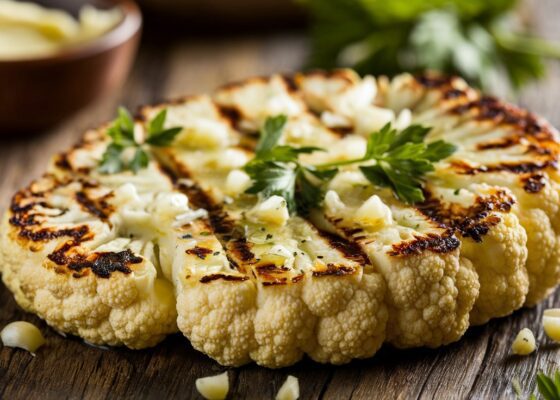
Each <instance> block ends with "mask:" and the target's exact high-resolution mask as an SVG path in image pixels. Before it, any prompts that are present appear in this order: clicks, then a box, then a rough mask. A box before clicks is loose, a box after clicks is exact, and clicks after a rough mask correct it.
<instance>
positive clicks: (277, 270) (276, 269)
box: [255, 263, 290, 276]
mask: <svg viewBox="0 0 560 400" xmlns="http://www.w3.org/2000/svg"><path fill="white" fill-rule="evenodd" d="M255 270H256V271H257V273H258V274H259V275H265V276H266V275H269V274H283V273H285V272H287V271H289V270H290V269H289V268H286V267H284V266H278V265H276V264H272V263H268V264H261V265H257V266H256V267H255Z"/></svg>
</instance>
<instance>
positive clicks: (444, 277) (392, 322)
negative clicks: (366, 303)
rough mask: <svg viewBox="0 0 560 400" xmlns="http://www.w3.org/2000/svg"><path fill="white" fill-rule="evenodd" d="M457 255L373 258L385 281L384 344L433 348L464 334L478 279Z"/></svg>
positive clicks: (467, 264)
mask: <svg viewBox="0 0 560 400" xmlns="http://www.w3.org/2000/svg"><path fill="white" fill-rule="evenodd" d="M457 254H458V252H454V253H449V254H445V255H438V254H435V253H429V252H428V253H424V254H421V255H418V256H413V257H405V258H402V259H399V258H395V257H390V256H387V255H381V256H379V255H376V256H374V257H375V259H376V261H377V263H378V265H380V266H381V270H382V271H383V276H384V277H385V279H386V281H387V287H388V299H387V300H388V307H389V326H388V328H387V339H388V341H389V342H391V343H392V344H394V345H395V346H397V347H417V346H428V347H438V346H441V345H444V344H448V343H451V342H454V341H456V340H458V339H459V338H460V337H461V336H462V335H463V333H464V332H465V331H466V329H467V328H468V326H469V313H470V311H471V309H472V307H473V305H474V302H475V300H476V298H477V296H478V291H479V282H478V279H477V274H476V272H475V270H474V268H473V267H472V264H471V263H470V262H469V261H468V260H465V259H463V258H461V259H458V257H457Z"/></svg>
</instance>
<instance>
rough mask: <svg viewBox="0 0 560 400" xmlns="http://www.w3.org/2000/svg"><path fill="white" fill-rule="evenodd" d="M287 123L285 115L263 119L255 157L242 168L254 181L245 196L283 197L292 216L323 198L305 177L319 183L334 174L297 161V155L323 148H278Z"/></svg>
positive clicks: (281, 146)
mask: <svg viewBox="0 0 560 400" xmlns="http://www.w3.org/2000/svg"><path fill="white" fill-rule="evenodd" d="M286 122H287V117H286V116H285V115H279V116H276V117H271V118H268V119H267V120H266V122H265V124H264V127H263V129H262V132H261V137H260V140H259V142H258V144H257V147H256V152H255V158H254V159H253V160H251V161H249V162H248V163H247V164H246V165H245V167H244V170H245V172H247V174H248V175H249V176H250V177H251V179H252V180H253V183H252V185H251V186H250V187H249V189H247V190H246V193H249V194H260V195H261V196H263V197H265V198H267V197H270V196H273V195H278V196H282V197H283V198H284V199H285V200H286V203H287V205H288V209H289V210H290V212H291V213H294V212H296V211H297V212H299V213H301V214H306V213H307V212H308V211H309V210H310V209H311V208H313V207H315V206H317V205H318V204H319V202H320V201H321V200H322V197H323V194H322V190H321V189H320V188H319V187H318V186H316V184H315V183H314V182H313V181H312V178H310V177H309V176H308V174H311V175H313V176H314V177H315V180H319V181H323V180H327V179H330V178H332V177H333V176H334V174H333V171H332V169H331V170H329V171H317V170H315V169H314V168H307V167H304V166H302V165H301V164H300V163H299V161H298V157H299V155H300V154H310V153H313V152H315V151H323V149H321V148H319V147H299V148H296V147H292V146H286V145H278V142H279V141H280V138H281V137H282V133H283V129H284V126H285V124H286Z"/></svg>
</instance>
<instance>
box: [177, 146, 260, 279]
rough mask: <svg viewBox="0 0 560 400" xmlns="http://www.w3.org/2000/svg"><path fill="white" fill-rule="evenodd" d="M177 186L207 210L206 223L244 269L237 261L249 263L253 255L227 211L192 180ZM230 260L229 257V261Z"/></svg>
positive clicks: (184, 172)
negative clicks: (189, 182) (190, 182)
mask: <svg viewBox="0 0 560 400" xmlns="http://www.w3.org/2000/svg"><path fill="white" fill-rule="evenodd" d="M171 158H172V161H173V164H174V167H175V169H176V170H177V171H178V172H179V174H180V175H181V176H182V177H183V178H187V179H190V176H191V174H190V172H189V171H188V170H187V168H186V167H185V166H184V165H183V164H182V163H180V162H179V161H178V160H176V159H174V158H173V157H171ZM166 172H167V174H168V175H169V176H170V178H171V179H172V181H173V182H177V178H176V176H175V174H174V173H173V172H172V171H170V170H168V169H167V170H166ZM177 188H178V189H179V190H180V191H181V192H183V193H184V194H186V195H187V196H188V198H189V201H190V202H191V203H192V204H194V205H195V206H196V207H198V208H204V209H206V210H207V211H208V223H209V226H210V229H211V230H212V231H213V233H214V234H216V236H217V237H218V239H219V240H220V242H221V243H222V246H223V247H224V248H225V249H226V250H227V251H228V252H230V254H231V255H233V256H235V257H238V260H236V262H235V265H236V267H237V269H238V270H240V271H241V272H245V273H246V272H247V271H245V268H244V267H243V265H239V263H237V261H241V264H244V263H251V262H254V261H255V255H254V254H253V252H252V251H251V246H250V243H249V242H247V239H246V238H245V237H244V234H243V232H241V231H240V230H239V229H237V227H236V225H235V221H234V220H232V219H231V217H230V216H229V215H228V213H227V212H226V211H225V210H224V209H223V207H222V205H221V204H217V203H216V202H215V201H214V200H213V199H212V198H211V197H210V196H209V195H208V194H207V193H206V192H205V191H204V190H203V189H202V188H201V187H199V186H198V185H197V184H195V183H194V182H193V183H192V184H185V183H178V184H177ZM231 262H232V260H231V259H230V263H231Z"/></svg>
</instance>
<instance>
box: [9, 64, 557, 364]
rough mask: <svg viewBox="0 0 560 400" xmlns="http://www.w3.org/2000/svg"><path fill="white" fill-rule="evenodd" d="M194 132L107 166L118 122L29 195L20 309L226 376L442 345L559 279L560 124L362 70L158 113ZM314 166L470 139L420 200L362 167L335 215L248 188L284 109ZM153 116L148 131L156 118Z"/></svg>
mask: <svg viewBox="0 0 560 400" xmlns="http://www.w3.org/2000/svg"><path fill="white" fill-rule="evenodd" d="M163 108H166V109H167V120H166V124H167V126H169V127H171V126H180V127H182V130H181V132H180V133H179V135H178V136H177V138H176V140H175V142H174V143H173V145H172V146H171V147H167V148H163V149H157V151H156V150H154V151H153V154H152V160H151V161H150V163H149V166H148V167H147V168H146V169H142V170H140V171H139V172H138V173H137V174H134V173H132V172H130V171H125V172H120V173H115V174H108V175H106V174H101V173H99V172H98V171H97V165H98V164H99V160H100V159H101V157H102V154H103V152H104V151H105V148H106V146H107V143H108V138H107V136H106V129H107V127H106V126H104V127H101V128H99V129H98V130H92V131H89V132H87V133H86V134H85V136H84V138H83V140H82V142H81V143H80V144H78V145H76V146H75V147H74V148H72V149H70V150H69V151H67V152H64V153H62V154H59V155H57V156H55V157H54V158H53V160H52V162H51V164H50V166H49V168H48V170H47V173H46V174H45V176H44V177H42V178H40V179H38V180H37V181H35V182H33V183H32V184H31V185H30V186H28V187H27V188H25V189H22V190H21V191H19V192H18V193H16V194H15V195H14V197H13V199H12V203H11V206H10V209H9V210H7V212H6V213H5V216H4V219H3V221H2V225H1V230H0V269H1V272H2V277H3V280H4V282H5V284H6V285H7V286H8V288H9V289H10V290H11V291H12V292H13V294H14V296H15V298H16V300H17V302H18V304H20V306H21V307H23V308H24V309H26V310H28V311H30V312H33V313H35V314H37V315H38V316H40V317H41V318H43V319H44V320H45V321H46V322H47V323H48V324H49V325H51V326H53V327H54V328H56V329H57V330H60V331H62V332H67V333H71V334H74V335H77V336H80V337H82V338H84V339H85V340H87V341H88V342H91V343H94V344H108V345H125V346H128V347H130V348H143V347H148V346H153V345H155V344H156V343H158V342H159V341H161V340H162V339H163V338H164V337H165V336H166V335H168V334H170V333H174V332H177V331H181V332H182V333H183V334H184V335H185V336H186V337H187V338H188V340H190V342H191V344H192V345H193V347H194V348H195V349H197V350H199V351H201V352H203V353H205V354H207V355H208V356H210V357H212V358H214V359H215V360H217V361H218V362H219V363H221V364H223V365H233V366H238V365H243V364H246V363H249V362H252V361H254V362H256V363H258V364H260V365H263V366H267V367H271V368H278V367H283V366H287V365H291V364H293V363H296V362H297V361H298V360H300V359H301V358H302V357H304V355H308V356H309V357H311V358H312V359H314V360H316V361H318V362H322V363H332V364H342V363H347V362H349V361H351V360H352V359H356V358H367V357H371V356H373V355H374V354H375V353H376V351H377V350H378V349H379V348H380V347H381V345H382V344H383V343H384V342H388V343H391V344H392V345H394V346H397V347H402V348H407V347H418V346H427V347H438V346H442V345H444V344H447V343H450V342H453V341H456V340H459V339H460V338H461V336H462V335H463V334H464V332H465V331H466V329H467V328H468V327H469V325H471V324H482V323H485V322H486V321H488V320H489V319H491V318H496V317H503V316H506V315H508V314H510V313H512V312H513V311H514V310H516V309H518V308H520V307H522V306H523V305H532V304H535V303H537V302H539V301H540V300H542V299H543V298H544V297H545V296H546V295H547V294H548V293H550V291H551V290H553V289H554V287H555V286H556V285H557V283H558V281H559V279H560V265H559V261H558V260H559V257H558V245H559V242H558V239H557V238H558V233H557V232H558V230H557V229H559V227H560V224H559V223H558V220H559V218H558V217H557V214H558V212H559V207H558V205H559V204H560V202H559V199H558V196H559V192H558V181H559V178H558V172H557V170H556V163H555V158H556V156H557V154H558V144H557V133H556V131H555V130H554V129H553V128H551V127H550V126H549V125H548V124H547V123H546V122H544V121H541V120H540V119H538V118H537V117H535V116H533V115H532V114H530V113H528V112H526V111H524V110H520V109H518V108H516V107H514V106H510V105H507V104H505V103H502V102H500V101H498V100H496V99H492V98H487V97H484V96H482V95H481V94H480V93H478V92H477V91H475V90H473V89H471V88H469V87H468V86H467V85H466V84H465V83H464V82H463V81H462V80H460V79H457V78H441V77H437V76H425V77H419V78H415V77H413V76H410V75H401V76H398V77H396V78H394V79H393V80H390V81H389V80H387V79H375V78H373V77H366V78H363V79H362V78H360V77H359V76H358V75H356V74H355V73H353V72H352V71H347V70H340V71H334V72H332V73H323V72H313V73H309V74H296V75H294V76H290V77H286V76H280V75H276V76H273V77H271V78H258V79H250V80H247V81H245V82H241V83H237V84H233V85H229V86H227V87H224V88H223V89H220V90H219V91H218V92H217V93H216V94H215V95H214V96H213V97H210V96H196V97H190V98H187V99H184V100H181V101H176V102H173V103H169V104H162V105H158V106H154V107H144V108H143V109H142V111H141V114H142V117H143V120H148V119H151V118H153V117H154V116H155V115H156V114H157V113H158V112H159V111H160V110H161V109H163ZM278 114H284V115H286V116H287V118H288V120H287V124H286V126H285V129H284V133H283V135H282V138H281V139H280V142H281V143H282V144H288V145H291V146H320V147H323V148H325V150H326V151H324V152H317V153H314V154H311V155H304V156H303V157H302V158H303V159H305V161H306V162H309V163H323V162H331V161H341V160H346V159H354V158H356V157H360V156H361V155H362V154H363V153H364V151H365V145H366V141H365V138H366V137H367V135H369V134H370V133H371V132H372V131H375V130H376V129H379V128H380V127H382V126H383V125H385V124H386V123H387V122H391V123H393V124H394V125H396V126H398V127H399V128H400V129H402V128H405V127H406V126H408V125H409V124H411V123H421V124H424V125H427V126H431V127H433V129H432V131H431V132H430V134H429V136H428V141H431V140H439V139H445V140H446V141H449V142H451V143H453V144H455V145H456V146H457V148H458V151H457V152H456V153H455V154H453V155H452V156H451V157H449V158H448V159H445V160H443V161H441V162H439V163H438V164H437V165H436V169H435V171H433V172H432V173H430V174H429V175H428V176H427V180H426V183H425V185H424V194H425V197H426V200H425V201H424V202H423V203H420V204H415V205H408V204H405V203H403V202H401V201H399V200H397V199H396V198H395V197H394V196H393V194H392V193H391V192H390V191H389V190H388V189H382V188H379V187H376V186H373V185H371V184H370V183H369V182H368V181H367V180H365V179H364V177H363V175H362V174H361V173H360V172H359V171H358V170H357V168H355V167H354V166H348V167H345V168H344V169H343V170H342V171H341V172H339V174H338V175H337V176H336V177H335V178H334V179H333V180H332V181H330V183H329V184H328V187H326V188H325V189H326V196H325V199H324V201H323V203H322V205H321V207H320V208H319V209H316V210H314V211H313V212H312V213H311V214H310V215H309V216H307V217H302V216H297V215H293V214H292V215H290V213H289V212H288V209H287V206H286V202H285V199H283V198H282V197H280V196H272V197H270V198H268V199H261V198H259V197H258V196H254V195H248V194H245V190H246V189H247V188H248V187H249V186H250V184H251V181H250V177H249V176H248V175H247V174H246V173H245V172H244V171H243V170H242V167H243V166H244V165H245V163H246V162H247V161H248V160H250V159H251V158H252V157H253V156H254V154H253V151H254V148H255V143H256V140H257V139H258V138H257V136H256V133H257V132H258V131H259V129H260V128H261V127H262V125H263V123H264V121H265V120H266V119H267V118H268V117H272V116H276V115H278ZM138 125H141V122H140V121H138Z"/></svg>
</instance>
